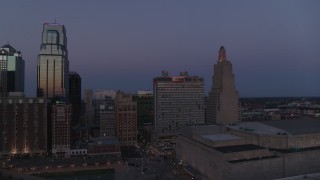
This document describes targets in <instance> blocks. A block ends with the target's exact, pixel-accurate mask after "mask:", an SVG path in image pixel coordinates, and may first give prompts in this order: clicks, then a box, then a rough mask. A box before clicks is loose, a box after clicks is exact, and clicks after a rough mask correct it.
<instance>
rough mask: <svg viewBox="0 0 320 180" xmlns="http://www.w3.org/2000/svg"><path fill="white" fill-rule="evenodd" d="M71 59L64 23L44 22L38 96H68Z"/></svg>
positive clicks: (38, 72)
mask: <svg viewBox="0 0 320 180" xmlns="http://www.w3.org/2000/svg"><path fill="white" fill-rule="evenodd" d="M68 92H69V60H68V49H67V36H66V29H65V27H64V25H62V24H57V23H44V24H43V31H42V39H41V46H40V54H39V56H38V64H37V96H38V97H46V98H52V97H56V96H64V97H68Z"/></svg>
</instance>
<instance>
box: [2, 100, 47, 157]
mask: <svg viewBox="0 0 320 180" xmlns="http://www.w3.org/2000/svg"><path fill="white" fill-rule="evenodd" d="M47 107H48V101H47V100H46V99H43V98H26V97H23V96H15V97H13V96H12V97H11V96H9V97H6V98H0V156H7V155H22V154H44V153H46V152H47V141H48V139H47V120H48V116H47V113H48V112H47Z"/></svg>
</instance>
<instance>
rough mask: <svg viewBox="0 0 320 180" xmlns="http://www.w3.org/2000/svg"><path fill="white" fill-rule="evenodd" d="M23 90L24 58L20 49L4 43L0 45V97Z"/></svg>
mask: <svg viewBox="0 0 320 180" xmlns="http://www.w3.org/2000/svg"><path fill="white" fill-rule="evenodd" d="M9 92H24V60H23V59H22V54H21V52H20V51H17V50H16V49H14V48H13V47H12V46H11V45H9V44H6V45H4V46H2V47H0V97H6V96H8V94H9Z"/></svg>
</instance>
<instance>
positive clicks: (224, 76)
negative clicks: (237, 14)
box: [206, 46, 241, 125]
mask: <svg viewBox="0 0 320 180" xmlns="http://www.w3.org/2000/svg"><path fill="white" fill-rule="evenodd" d="M213 70H214V75H213V77H212V88H211V91H210V92H209V97H208V104H207V113H208V114H207V122H206V123H207V124H221V125H227V124H232V123H234V122H237V121H240V120H241V114H240V103H239V93H238V91H237V90H236V88H235V80H234V75H233V73H232V64H231V63H230V61H228V60H227V55H226V50H225V49H224V47H223V46H221V47H220V50H219V58H218V62H217V64H215V65H214V69H213Z"/></svg>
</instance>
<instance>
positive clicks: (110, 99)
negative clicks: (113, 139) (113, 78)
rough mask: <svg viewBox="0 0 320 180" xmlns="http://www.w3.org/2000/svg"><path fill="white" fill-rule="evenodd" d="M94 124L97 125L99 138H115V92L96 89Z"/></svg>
mask: <svg viewBox="0 0 320 180" xmlns="http://www.w3.org/2000/svg"><path fill="white" fill-rule="evenodd" d="M94 94H95V104H94V106H95V122H96V124H99V127H100V136H115V134H116V133H115V131H116V115H115V113H116V110H115V99H116V91H114V90H103V89H98V90H96V91H95V93H94Z"/></svg>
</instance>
